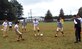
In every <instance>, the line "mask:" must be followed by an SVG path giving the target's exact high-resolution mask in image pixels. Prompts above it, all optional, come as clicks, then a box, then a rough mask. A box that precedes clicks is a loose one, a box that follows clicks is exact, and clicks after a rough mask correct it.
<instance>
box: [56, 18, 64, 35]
mask: <svg viewBox="0 0 82 49" xmlns="http://www.w3.org/2000/svg"><path fill="white" fill-rule="evenodd" d="M60 20H61V18H58V19H57V32H56V35H55V37H57V36H58V32H61V33H62V35H63V36H64V33H63V24H62V22H61V21H60Z"/></svg>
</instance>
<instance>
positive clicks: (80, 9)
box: [78, 7, 82, 17]
mask: <svg viewBox="0 0 82 49" xmlns="http://www.w3.org/2000/svg"><path fill="white" fill-rule="evenodd" d="M78 15H79V16H81V17H82V7H80V8H79V11H78Z"/></svg>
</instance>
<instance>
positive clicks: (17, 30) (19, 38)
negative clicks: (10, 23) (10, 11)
mask: <svg viewBox="0 0 82 49" xmlns="http://www.w3.org/2000/svg"><path fill="white" fill-rule="evenodd" d="M14 29H15V32H16V34H17V41H20V40H24V39H23V38H22V33H21V32H20V31H19V22H16V24H15V26H14Z"/></svg>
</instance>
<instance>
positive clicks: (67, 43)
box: [0, 22, 82, 49]
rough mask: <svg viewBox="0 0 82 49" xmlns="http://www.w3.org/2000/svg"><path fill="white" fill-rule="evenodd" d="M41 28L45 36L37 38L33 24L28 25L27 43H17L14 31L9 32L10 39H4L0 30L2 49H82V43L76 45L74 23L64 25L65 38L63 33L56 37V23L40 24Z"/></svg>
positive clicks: (25, 35) (25, 36) (24, 34)
mask: <svg viewBox="0 0 82 49" xmlns="http://www.w3.org/2000/svg"><path fill="white" fill-rule="evenodd" d="M39 26H40V30H41V33H43V34H44V36H43V37H35V36H34V34H35V33H34V32H33V26H32V24H31V23H28V25H27V32H25V33H23V37H24V39H25V41H20V42H15V40H16V39H15V38H16V34H15V32H14V31H8V36H9V37H8V38H3V37H2V31H1V30H0V49H82V42H81V43H77V44H75V43H74V41H75V33H74V28H73V22H65V23H64V33H65V36H64V37H63V36H62V35H61V33H59V35H58V37H54V36H55V33H56V23H40V25H39ZM20 27H21V26H20ZM0 29H1V26H0ZM20 30H21V29H20Z"/></svg>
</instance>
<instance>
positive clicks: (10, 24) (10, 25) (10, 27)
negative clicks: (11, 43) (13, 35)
mask: <svg viewBox="0 0 82 49" xmlns="http://www.w3.org/2000/svg"><path fill="white" fill-rule="evenodd" d="M9 30H12V22H9Z"/></svg>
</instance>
